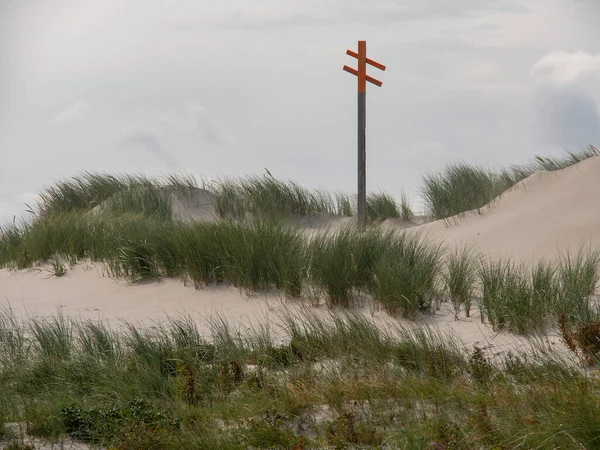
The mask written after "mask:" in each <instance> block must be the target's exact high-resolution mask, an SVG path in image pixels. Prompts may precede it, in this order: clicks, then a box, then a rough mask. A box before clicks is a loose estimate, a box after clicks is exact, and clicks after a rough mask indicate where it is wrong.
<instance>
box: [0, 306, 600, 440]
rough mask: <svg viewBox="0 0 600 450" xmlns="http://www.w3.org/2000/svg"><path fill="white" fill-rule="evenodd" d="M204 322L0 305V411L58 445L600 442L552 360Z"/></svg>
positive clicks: (593, 400) (430, 338) (582, 400)
mask: <svg viewBox="0 0 600 450" xmlns="http://www.w3.org/2000/svg"><path fill="white" fill-rule="evenodd" d="M200 322H201V320H200ZM200 322H199V319H195V318H193V317H191V316H178V317H171V318H166V320H164V321H162V322H160V323H157V324H156V325H155V327H153V328H144V327H140V326H139V325H137V324H125V325H124V326H121V327H119V328H111V327H110V326H108V325H107V324H106V323H102V322H95V321H77V320H72V319H69V318H66V317H61V316H57V317H56V318H55V319H40V318H29V319H25V320H21V319H18V318H15V317H14V316H11V315H10V314H9V313H3V314H2V315H0V325H1V326H0V334H2V335H3V336H4V335H7V334H8V333H13V334H15V335H19V336H21V338H20V339H16V340H12V341H4V340H3V344H2V346H1V347H0V368H1V373H2V378H1V379H0V383H2V386H4V387H7V386H10V389H1V390H0V405H1V406H2V419H3V420H4V422H18V423H26V424H27V430H28V433H29V434H32V435H35V436H38V437H44V438H46V439H48V440H50V441H53V442H54V443H55V445H60V442H61V440H64V439H65V438H66V437H67V436H70V437H73V438H76V439H77V440H79V441H82V442H88V443H91V444H95V445H101V446H104V447H105V448H133V449H142V448H161V449H182V448H183V449H187V448H190V449H191V448H234V449H235V448H240V449H241V448H248V447H252V446H253V447H256V448H273V447H275V448H349V447H356V446H359V447H379V448H409V449H422V448H464V449H467V448H480V447H483V448H496V447H504V448H516V447H519V446H520V447H525V448H546V447H551V448H577V445H580V446H583V448H596V446H597V443H598V442H597V436H598V435H597V430H598V429H599V427H600V421H599V420H600V419H599V415H598V414H597V412H598V410H599V408H600V393H599V391H598V386H597V383H595V382H594V380H592V379H590V378H587V377H586V376H585V375H584V374H582V373H581V372H580V371H579V370H578V369H577V367H575V366H572V365H570V364H569V363H568V362H567V361H566V360H561V359H560V358H553V357H552V356H545V357H542V356H538V357H535V358H529V359H527V358H525V357H523V356H520V355H518V354H516V355H511V356H508V357H504V358H500V359H498V358H496V360H492V359H490V358H489V356H488V355H486V354H485V353H482V352H481V351H477V350H475V351H473V352H472V353H469V352H468V351H467V350H466V349H465V347H464V344H462V343H461V342H460V341H458V340H456V338H453V337H452V336H451V335H442V334H441V333H439V332H438V331H436V330H435V329H431V328H427V327H406V326H402V325H399V323H397V322H396V324H395V325H394V324H390V325H386V326H377V325H375V323H374V322H372V321H370V320H369V319H368V318H366V317H365V316H360V315H357V314H353V313H348V314H333V313H331V314H324V315H318V314H317V313H315V312H314V310H312V312H311V311H308V312H305V311H298V313H297V314H293V313H291V312H289V313H285V314H284V315H282V316H281V318H280V326H281V327H282V329H283V330H285V331H286V337H285V338H284V339H283V340H281V339H277V340H276V339H275V338H274V337H273V336H272V334H271V333H269V332H268V329H266V328H264V327H261V326H258V325H255V326H252V327H251V329H250V331H238V330H236V329H234V328H233V327H232V326H231V325H230V324H229V323H228V322H227V321H226V320H225V319H224V318H217V319H213V320H212V321H210V322H207V323H206V325H208V331H204V330H205V328H203V329H202V331H201V329H200V328H199V323H200ZM523 392H526V393H527V395H523ZM21 439H22V437H19V436H12V437H11V438H10V441H12V443H13V445H17V444H18V443H19V442H22V441H21ZM575 443H577V444H575Z"/></svg>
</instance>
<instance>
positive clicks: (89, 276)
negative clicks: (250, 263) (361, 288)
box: [0, 157, 600, 352]
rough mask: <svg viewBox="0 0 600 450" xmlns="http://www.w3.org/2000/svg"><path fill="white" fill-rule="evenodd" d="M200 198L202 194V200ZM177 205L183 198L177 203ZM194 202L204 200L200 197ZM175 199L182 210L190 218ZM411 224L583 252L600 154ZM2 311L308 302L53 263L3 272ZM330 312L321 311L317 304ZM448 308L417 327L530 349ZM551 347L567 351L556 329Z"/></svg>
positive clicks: (595, 200)
mask: <svg viewBox="0 0 600 450" xmlns="http://www.w3.org/2000/svg"><path fill="white" fill-rule="evenodd" d="M196 200H198V199H195V201H196ZM178 202H179V200H178ZM196 203H197V202H196ZM183 209H184V205H182V204H180V203H178V204H177V211H178V214H180V215H182V216H185V217H188V218H190V217H193V216H194V214H192V213H190V214H187V213H186V212H185V211H183V212H182V210H183ZM338 220H339V222H338V221H336V219H335V218H333V217H330V216H326V217H325V216H324V217H321V218H318V217H317V218H310V219H307V220H305V223H304V224H303V226H304V227H308V228H319V229H323V227H331V226H333V227H335V226H341V225H346V224H347V223H348V218H345V219H338ZM420 222H421V221H419V220H417V221H415V222H414V223H413V224H412V225H414V226H413V228H412V229H413V230H415V231H418V232H423V233H425V234H426V235H427V236H429V237H430V238H431V239H436V240H439V241H441V242H443V243H444V244H445V245H447V246H449V247H452V246H457V245H462V244H467V245H474V246H475V247H476V248H477V249H478V250H479V251H480V252H481V253H482V254H487V255H490V256H495V257H508V258H511V259H513V260H516V261H524V262H533V261H538V260H540V259H546V260H549V259H552V258H554V257H555V256H556V255H557V254H558V253H559V252H560V251H566V250H576V249H577V248H578V247H579V246H581V245H588V246H593V247H595V246H598V245H600V157H593V158H590V159H588V160H586V161H583V162H581V163H579V164H577V165H574V166H571V167H569V168H567V169H564V170H561V171H557V172H539V173H536V174H534V175H532V176H530V177H529V178H527V179H526V180H524V181H522V182H521V183H519V184H518V185H517V186H515V187H514V188H513V189H512V190H510V191H509V192H506V193H505V194H503V195H502V196H501V198H499V199H498V200H497V201H496V202H494V204H493V205H490V206H489V207H486V208H483V209H482V210H481V211H479V212H471V213H468V214H466V215H464V216H463V217H459V218H454V219H450V220H448V221H436V222H431V223H425V224H421V223H420ZM410 225H411V224H406V223H394V221H388V222H387V223H386V224H385V225H384V226H387V227H395V228H397V229H403V228H406V227H407V226H410ZM0 307H3V308H10V309H11V310H12V311H13V313H14V314H16V315H17V316H19V317H23V318H24V317H47V316H52V315H56V314H57V312H59V311H60V312H62V313H63V314H65V315H68V316H70V317H72V318H75V319H77V318H81V319H92V320H108V321H109V322H112V323H114V324H118V323H121V322H122V321H128V322H132V323H144V324H147V325H151V324H152V321H156V320H158V321H160V320H162V319H164V318H165V316H166V315H170V316H173V315H178V314H182V313H186V314H190V315H192V316H194V317H197V318H198V323H199V324H200V327H201V329H204V330H206V331H207V332H208V327H207V323H206V321H207V320H210V318H211V317H215V315H217V314H219V315H221V316H222V317H224V318H226V319H227V320H228V321H230V322H231V323H232V325H233V326H234V328H239V329H240V330H244V329H248V328H250V327H251V324H252V323H256V322H257V321H260V320H263V319H265V318H267V319H268V320H274V318H275V316H276V315H277V313H278V312H280V311H282V310H287V309H290V308H303V307H304V305H302V304H300V303H298V302H290V301H287V300H285V299H283V298H282V297H280V295H279V294H277V293H265V294H253V295H246V294H244V293H241V292H239V291H238V290H237V289H235V288H233V287H227V286H219V287H207V288H203V289H200V290H197V289H194V288H193V287H191V286H186V285H184V283H183V282H181V281H180V280H171V279H164V280H162V281H160V282H156V283H147V284H137V285H129V284H128V283H127V282H125V281H123V280H115V279H113V278H111V277H109V276H108V275H107V274H106V273H105V271H104V269H103V267H102V265H100V264H85V263H82V264H79V265H78V266H76V267H74V268H73V269H72V270H69V271H68V273H67V274H66V275H65V276H63V277H60V278H56V277H53V276H52V273H51V271H50V270H49V268H48V267H45V266H42V267H40V268H38V269H32V270H26V271H19V272H9V271H8V270H0ZM319 308H321V309H323V307H322V306H321V307H319ZM450 308H451V306H449V305H445V304H442V307H441V309H440V310H439V311H436V312H435V313H434V314H433V315H431V316H425V317H423V318H421V320H419V323H426V324H429V325H434V326H436V327H438V328H439V329H440V330H441V331H449V332H452V333H455V334H456V335H457V336H458V337H459V338H460V339H462V340H463V341H464V342H465V343H466V344H467V345H469V346H472V345H478V346H481V347H489V348H491V349H492V352H505V351H508V350H510V349H517V348H520V347H522V346H523V345H525V344H526V343H527V342H528V341H527V339H526V338H523V337H519V336H514V335H511V334H509V333H506V332H499V333H495V332H493V331H492V330H491V327H489V326H487V325H484V324H482V323H481V321H480V317H479V315H478V313H477V312H476V313H475V314H473V316H472V317H470V318H467V319H465V318H461V320H458V321H456V320H455V318H454V314H453V313H452V311H451V310H450ZM360 311H361V312H362V313H363V314H365V315H367V316H369V317H373V318H374V320H381V321H385V320H389V318H387V317H385V314H384V313H383V312H381V311H373V310H372V309H371V308H368V307H366V308H362V309H361V310H360ZM545 343H546V345H548V346H550V347H552V346H557V347H562V343H561V342H560V338H558V337H557V336H556V335H555V333H550V335H549V336H548V337H547V339H546V340H545Z"/></svg>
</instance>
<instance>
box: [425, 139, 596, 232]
mask: <svg viewBox="0 0 600 450" xmlns="http://www.w3.org/2000/svg"><path fill="white" fill-rule="evenodd" d="M599 155H600V152H599V151H598V149H596V148H595V147H592V146H590V147H588V148H587V149H585V150H582V151H579V152H568V153H567V155H566V156H564V157H562V158H550V157H545V158H544V157H540V156H537V157H536V159H535V160H534V161H533V162H531V163H529V164H525V165H523V166H514V167H510V168H507V169H502V170H492V169H486V168H482V167H478V166H473V165H469V164H466V163H462V162H461V163H456V164H451V165H449V166H447V167H446V168H445V169H444V170H442V171H441V172H439V173H429V174H426V175H425V176H424V177H423V185H422V187H421V194H422V197H423V200H424V202H425V208H426V212H427V214H428V215H429V216H430V217H431V218H433V219H435V220H440V219H446V218H449V217H452V216H456V215H459V214H462V213H465V212H468V211H475V210H479V209H481V208H483V207H484V206H486V205H488V204H490V203H491V202H492V201H493V200H495V199H497V198H498V196H499V195H500V194H502V193H503V192H505V191H507V190H508V189H510V188H512V187H513V186H515V185H516V184H517V183H519V182H520V181H522V180H523V179H525V178H527V177H528V176H530V175H532V174H533V173H535V172H538V171H541V170H547V171H554V170H561V169H564V168H567V167H569V166H572V165H574V164H577V163H579V162H581V161H583V160H585V159H587V158H591V157H594V156H599Z"/></svg>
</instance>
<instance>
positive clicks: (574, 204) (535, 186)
mask: <svg viewBox="0 0 600 450" xmlns="http://www.w3.org/2000/svg"><path fill="white" fill-rule="evenodd" d="M415 229H418V230H419V231H420V232H424V233H427V234H428V235H430V236H431V237H432V238H434V239H438V240H441V241H442V242H444V243H445V244H446V245H447V246H449V247H456V246H461V245H464V244H466V245H472V246H474V247H475V248H477V249H478V250H479V251H480V252H481V253H482V254H486V255H490V256H493V257H506V258H511V259H513V260H520V261H523V262H534V261H539V260H541V259H545V260H552V259H554V258H555V257H556V256H557V255H558V254H559V253H560V252H564V251H571V252H575V251H577V250H578V248H579V247H580V246H582V245H583V246H586V247H587V246H590V245H591V246H592V247H596V246H599V245H600V157H593V158H590V159H588V160H585V161H583V162H581V163H579V164H576V165H574V166H571V167H568V168H566V169H563V170H560V171H556V172H538V173H535V174H533V175H532V176H530V177H528V178H527V179H525V180H524V181H522V182H521V183H519V184H518V185H517V186H516V187H514V188H513V189H512V190H510V191H509V192H506V193H505V194H503V195H502V196H501V198H500V199H499V200H498V201H497V202H495V203H494V204H493V205H491V206H490V207H486V208H483V209H482V210H481V213H478V212H472V213H469V214H467V215H466V216H465V217H464V218H455V219H449V220H448V221H436V222H431V223H428V224H424V225H422V226H420V227H418V228H415Z"/></svg>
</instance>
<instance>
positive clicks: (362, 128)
mask: <svg viewBox="0 0 600 450" xmlns="http://www.w3.org/2000/svg"><path fill="white" fill-rule="evenodd" d="M346 54H348V55H350V56H352V57H353V58H356V59H358V70H355V69H353V68H351V67H348V66H344V70H345V71H346V72H350V73H351V74H352V75H356V77H357V78H358V167H357V168H358V190H357V209H358V229H359V231H361V232H362V231H365V229H366V224H367V81H368V82H369V83H373V84H374V85H376V86H381V85H382V84H383V83H382V82H381V81H379V80H377V79H375V78H373V77H370V76H369V75H367V64H369V65H372V66H374V67H377V68H378V69H380V70H385V66H384V65H383V64H380V63H378V62H377V61H373V60H372V59H369V58H367V42H366V41H358V53H356V52H353V51H352V50H347V51H346Z"/></svg>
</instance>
